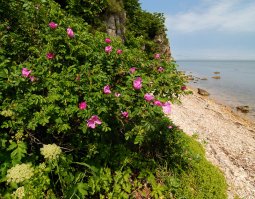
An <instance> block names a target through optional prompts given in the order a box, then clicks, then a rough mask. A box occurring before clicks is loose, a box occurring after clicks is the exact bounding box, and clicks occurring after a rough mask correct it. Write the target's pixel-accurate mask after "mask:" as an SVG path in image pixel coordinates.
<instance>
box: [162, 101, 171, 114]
mask: <svg viewBox="0 0 255 199" xmlns="http://www.w3.org/2000/svg"><path fill="white" fill-rule="evenodd" d="M162 109H163V112H164V113H165V114H170V113H171V104H170V102H166V103H164V104H162Z"/></svg>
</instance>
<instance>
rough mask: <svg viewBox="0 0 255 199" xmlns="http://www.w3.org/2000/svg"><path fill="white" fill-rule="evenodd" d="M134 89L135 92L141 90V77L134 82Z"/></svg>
mask: <svg viewBox="0 0 255 199" xmlns="http://www.w3.org/2000/svg"><path fill="white" fill-rule="evenodd" d="M133 87H134V89H135V90H140V89H141V88H142V78H141V77H137V78H136V79H135V80H134V81H133Z"/></svg>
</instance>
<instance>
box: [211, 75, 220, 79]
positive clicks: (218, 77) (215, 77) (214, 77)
mask: <svg viewBox="0 0 255 199" xmlns="http://www.w3.org/2000/svg"><path fill="white" fill-rule="evenodd" d="M212 78H213V79H220V76H213V77H212Z"/></svg>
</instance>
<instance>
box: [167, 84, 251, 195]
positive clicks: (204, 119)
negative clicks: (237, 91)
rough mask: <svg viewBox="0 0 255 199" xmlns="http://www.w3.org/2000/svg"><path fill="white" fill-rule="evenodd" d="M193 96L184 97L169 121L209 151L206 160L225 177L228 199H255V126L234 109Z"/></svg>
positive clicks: (209, 98) (191, 88)
mask: <svg viewBox="0 0 255 199" xmlns="http://www.w3.org/2000/svg"><path fill="white" fill-rule="evenodd" d="M188 90H190V91H192V92H193V94H190V95H186V96H182V97H181V104H173V105H172V113H171V114H170V115H169V118H170V119H171V120H172V121H173V122H174V123H175V124H176V125H177V126H179V127H180V128H181V129H182V130H183V131H184V132H185V133H187V134H188V135H190V136H192V135H196V137H198V141H199V142H200V143H202V144H203V145H204V147H205V151H206V157H207V159H208V160H209V161H211V162H212V163H213V164H214V165H216V166H218V167H219V168H220V169H221V171H222V172H223V173H224V175H225V178H226V181H227V183H228V198H230V199H233V198H234V197H235V196H236V195H238V196H239V197H241V198H246V199H254V196H255V122H254V121H253V120H252V119H250V118H247V117H243V115H240V114H238V113H236V111H233V110H232V108H231V107H230V106H227V105H224V104H222V103H219V102H218V101H217V100H215V99H213V98H211V97H206V96H201V95H199V94H198V93H197V89H196V88H194V87H190V86H188Z"/></svg>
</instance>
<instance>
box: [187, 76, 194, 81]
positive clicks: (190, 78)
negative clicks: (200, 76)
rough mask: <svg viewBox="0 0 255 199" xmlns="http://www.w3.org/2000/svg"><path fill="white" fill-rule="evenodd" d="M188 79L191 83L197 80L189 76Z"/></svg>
mask: <svg viewBox="0 0 255 199" xmlns="http://www.w3.org/2000/svg"><path fill="white" fill-rule="evenodd" d="M187 79H188V80H189V81H192V80H195V78H194V77H192V76H187Z"/></svg>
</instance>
